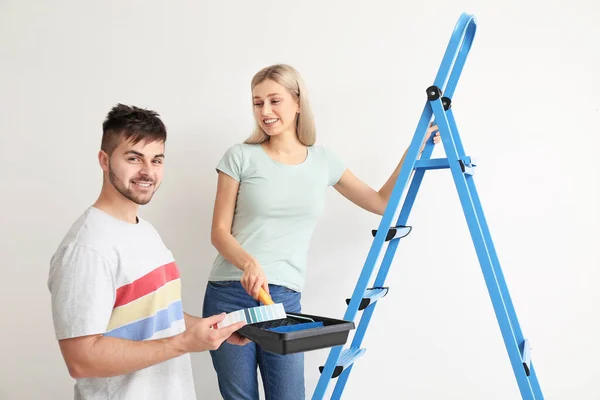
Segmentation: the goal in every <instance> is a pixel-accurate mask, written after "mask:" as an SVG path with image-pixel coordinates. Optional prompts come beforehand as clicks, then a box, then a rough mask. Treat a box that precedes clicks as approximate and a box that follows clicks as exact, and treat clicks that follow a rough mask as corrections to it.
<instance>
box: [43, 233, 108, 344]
mask: <svg viewBox="0 0 600 400" xmlns="http://www.w3.org/2000/svg"><path fill="white" fill-rule="evenodd" d="M111 271H112V269H111V268H110V265H108V263H107V261H106V260H105V259H104V257H102V256H101V255H100V254H99V253H97V252H96V251H94V250H92V249H90V248H88V247H85V246H79V245H69V246H66V247H65V248H63V249H61V250H59V251H57V253H56V254H55V255H54V257H53V258H52V261H51V264H50V274H49V277H48V289H49V290H50V295H51V307H52V319H53V322H54V331H55V335H56V338H57V339H58V340H61V339H67V338H73V337H78V336H86V335H94V334H102V333H105V332H106V328H107V326H108V323H109V320H110V317H111V314H112V310H113V306H114V304H115V290H116V289H115V281H114V277H113V274H112V272H111Z"/></svg>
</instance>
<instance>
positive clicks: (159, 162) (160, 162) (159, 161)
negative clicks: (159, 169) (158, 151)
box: [154, 160, 162, 164]
mask: <svg viewBox="0 0 600 400" xmlns="http://www.w3.org/2000/svg"><path fill="white" fill-rule="evenodd" d="M154 162H155V163H156V164H162V160H154Z"/></svg>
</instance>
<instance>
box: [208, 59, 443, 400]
mask: <svg viewBox="0 0 600 400" xmlns="http://www.w3.org/2000/svg"><path fill="white" fill-rule="evenodd" d="M251 90H252V101H253V107H254V118H255V120H256V128H255V130H254V133H253V134H252V135H251V136H250V137H249V138H248V139H247V140H246V141H245V142H244V143H240V144H236V145H234V146H232V147H230V148H229V149H228V150H227V151H226V152H225V154H224V156H223V157H222V159H221V160H220V162H219V163H218V165H217V168H216V169H217V172H218V184H217V195H216V200H215V207H214V214H213V221H212V243H213V245H214V246H215V248H216V249H217V251H218V252H219V254H218V256H217V258H216V259H215V261H214V264H213V267H212V271H211V273H210V276H209V282H208V285H207V289H206V295H205V299H204V311H203V312H204V314H205V315H214V314H218V313H221V312H231V311H234V310H238V309H242V308H249V307H255V306H257V305H259V303H258V301H257V300H256V299H257V298H258V292H259V289H260V288H261V287H262V288H263V289H264V290H265V291H267V293H269V294H270V295H271V297H272V298H273V301H275V302H276V303H283V305H284V307H285V309H286V311H287V312H296V313H298V312H301V305H300V298H301V292H302V289H303V286H304V283H305V276H306V268H307V265H306V258H307V252H308V246H309V243H310V240H311V236H312V234H313V231H314V228H315V225H316V223H317V219H318V218H319V216H320V215H321V214H322V212H323V209H324V201H325V191H326V190H327V188H328V187H329V186H333V187H334V188H335V189H336V190H337V191H338V192H339V193H341V194H342V195H343V196H344V197H346V198H347V199H348V200H350V201H351V202H353V203H354V204H356V205H357V206H359V207H361V208H363V209H365V210H367V211H370V212H372V213H375V214H379V215H383V213H384V211H385V208H386V205H387V202H388V200H389V198H390V195H391V192H392V189H393V187H394V184H395V181H396V179H397V177H398V173H399V172H400V167H401V166H402V161H403V160H404V156H403V157H402V159H401V160H400V163H399V164H398V166H397V168H396V169H395V170H394V172H393V173H392V175H391V176H390V177H389V179H388V180H387V182H386V183H385V184H384V185H383V187H381V189H379V191H377V190H374V189H372V188H371V187H370V186H368V185H367V184H365V183H363V182H362V181H361V180H360V179H358V178H357V177H356V176H355V175H353V174H352V172H350V170H348V169H347V168H346V166H345V165H344V163H343V162H342V161H341V160H340V159H339V158H338V157H337V156H336V155H335V154H334V153H333V152H332V151H331V150H329V149H328V148H325V147H322V146H319V145H316V144H315V142H316V129H315V123H314V120H313V114H312V111H311V107H310V103H309V99H308V96H307V90H306V86H305V85H304V82H303V80H302V78H301V77H300V75H299V74H298V72H297V71H296V70H295V69H294V68H293V67H291V66H289V65H281V64H278V65H272V66H269V67H266V68H264V69H262V70H261V71H259V72H258V73H257V74H256V75H255V76H254V78H253V79H252V83H251ZM436 128H437V127H436V126H432V127H431V128H429V130H428V132H427V134H426V137H425V140H427V139H428V138H429V137H430V135H431V134H432V133H433V132H434V131H436ZM438 135H439V134H436V135H435V137H434V141H435V142H438V141H439V136H438ZM424 143H425V142H424ZM405 154H406V153H405ZM211 357H212V360H213V365H214V368H215V371H216V373H217V377H218V382H219V388H220V391H221V394H222V396H223V398H224V399H225V400H234V399H235V400H242V399H243V400H246V399H247V400H257V399H258V381H257V369H260V372H261V377H262V380H263V387H264V391H265V395H266V399H267V400H270V399H276V400H280V399H286V400H295V399H304V398H305V390H304V358H303V354H302V353H300V354H293V355H285V356H281V355H277V354H273V353H267V352H264V351H262V349H261V348H260V347H259V346H256V345H255V344H254V343H250V344H248V345H246V346H244V347H240V346H233V345H229V344H227V343H224V344H223V345H222V346H221V347H220V348H219V349H218V350H216V351H212V352H211Z"/></svg>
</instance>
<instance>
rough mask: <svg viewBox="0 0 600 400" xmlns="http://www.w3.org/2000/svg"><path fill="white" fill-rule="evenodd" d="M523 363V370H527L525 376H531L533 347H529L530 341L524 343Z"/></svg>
mask: <svg viewBox="0 0 600 400" xmlns="http://www.w3.org/2000/svg"><path fill="white" fill-rule="evenodd" d="M521 359H522V361H523V368H525V374H526V375H527V376H529V374H530V373H531V367H530V365H531V347H530V346H529V340H527V339H525V340H524V341H523V354H522V356H521Z"/></svg>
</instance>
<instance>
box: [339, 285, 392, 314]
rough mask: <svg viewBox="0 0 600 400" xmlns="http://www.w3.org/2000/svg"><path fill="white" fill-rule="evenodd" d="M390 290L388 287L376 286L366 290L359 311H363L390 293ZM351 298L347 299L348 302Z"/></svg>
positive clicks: (348, 302) (347, 302)
mask: <svg viewBox="0 0 600 400" xmlns="http://www.w3.org/2000/svg"><path fill="white" fill-rule="evenodd" d="M388 291H389V288H388V287H376V288H369V289H367V290H365V294H364V295H363V298H362V300H361V301H360V305H359V306H358V311H362V310H364V309H365V308H367V307H368V306H369V305H370V304H373V303H375V302H376V301H377V300H379V299H380V298H382V297H384V296H385V295H386V294H388ZM350 300H351V299H346V304H350Z"/></svg>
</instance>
